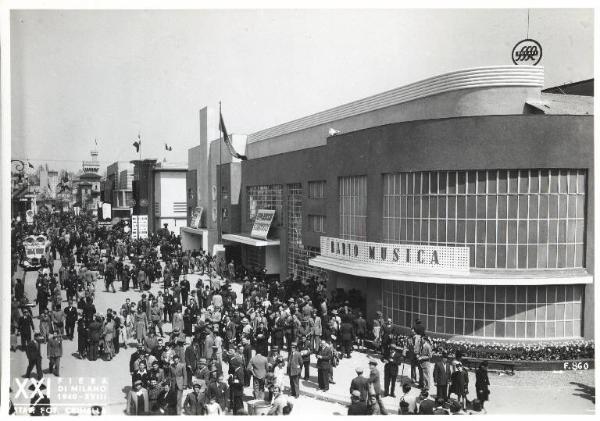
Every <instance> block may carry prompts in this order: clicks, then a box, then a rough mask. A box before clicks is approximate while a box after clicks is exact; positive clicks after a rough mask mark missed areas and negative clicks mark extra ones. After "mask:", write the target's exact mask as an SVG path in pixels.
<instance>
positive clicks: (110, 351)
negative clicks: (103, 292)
mask: <svg viewBox="0 0 600 421" xmlns="http://www.w3.org/2000/svg"><path fill="white" fill-rule="evenodd" d="M102 335H103V336H104V353H105V354H106V358H107V359H108V361H110V360H112V359H113V357H114V356H115V346H114V343H113V338H114V336H115V322H114V321H113V319H112V315H110V314H109V315H108V316H107V318H106V324H105V325H104V330H103V332H102Z"/></svg>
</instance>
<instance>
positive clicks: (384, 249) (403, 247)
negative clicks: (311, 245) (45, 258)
mask: <svg viewBox="0 0 600 421" xmlns="http://www.w3.org/2000/svg"><path fill="white" fill-rule="evenodd" d="M321 256H324V257H329V258H334V259H343V260H348V261H355V262H357V263H369V264H377V265H393V266H398V267H399V268H404V269H410V270H424V271H427V272H444V273H450V272H451V273H466V272H469V267H470V262H469V248H468V247H444V246H421V245H410V244H384V243H370V242H366V241H354V240H344V239H340V238H332V237H321Z"/></svg>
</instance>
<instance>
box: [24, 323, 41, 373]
mask: <svg viewBox="0 0 600 421" xmlns="http://www.w3.org/2000/svg"><path fill="white" fill-rule="evenodd" d="M41 340H42V337H41V336H40V335H39V334H38V333H36V334H35V335H34V338H33V340H32V341H29V343H28V344H27V346H26V347H25V354H26V355H27V360H28V362H29V363H28V365H27V371H26V372H25V377H27V378H30V377H31V370H32V369H33V367H35V371H36V374H37V378H38V380H41V379H42V377H43V376H44V374H43V372H42V351H41V349H40V342H41Z"/></svg>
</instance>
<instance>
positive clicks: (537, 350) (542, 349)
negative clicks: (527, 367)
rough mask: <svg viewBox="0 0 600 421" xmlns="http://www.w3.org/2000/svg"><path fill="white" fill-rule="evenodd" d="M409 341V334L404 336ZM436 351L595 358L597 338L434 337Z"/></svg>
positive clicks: (497, 357) (473, 355) (520, 358)
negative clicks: (510, 340)
mask: <svg viewBox="0 0 600 421" xmlns="http://www.w3.org/2000/svg"><path fill="white" fill-rule="evenodd" d="M400 339H402V342H403V343H406V339H407V337H406V336H401V337H400ZM431 342H432V346H433V349H434V352H435V353H441V352H442V351H446V352H448V354H450V355H456V354H457V353H459V354H461V355H462V356H463V357H471V358H481V359H494V360H509V361H571V360H579V359H594V341H588V340H572V341H564V342H539V343H522V342H520V343H514V344H507V343H497V342H469V341H457V340H452V339H442V338H431Z"/></svg>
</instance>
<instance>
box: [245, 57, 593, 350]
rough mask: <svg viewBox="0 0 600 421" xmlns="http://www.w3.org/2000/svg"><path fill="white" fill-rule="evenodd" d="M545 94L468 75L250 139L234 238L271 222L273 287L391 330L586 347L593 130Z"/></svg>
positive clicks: (519, 79) (492, 70)
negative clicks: (337, 301)
mask: <svg viewBox="0 0 600 421" xmlns="http://www.w3.org/2000/svg"><path fill="white" fill-rule="evenodd" d="M542 88H543V69H542V68H537V67H526V68H521V67H509V66H498V67H487V68H483V69H470V70H464V71H459V72H453V73H451V74H448V75H442V76H438V77H434V78H430V79H427V80H425V81H422V82H417V83H414V84H411V85H408V86H406V87H402V88H398V89H395V90H392V91H389V92H387V93H383V94H378V95H374V96H372V97H369V98H365V99H362V100H358V101H356V102H354V103H350V104H345V105H343V106H340V107H336V108H334V109H331V110H327V111H324V112H321V113H317V114H314V115H312V116H308V117H305V118H303V119H299V120H295V121H293V122H289V123H285V124H283V125H280V126H277V127H274V128H271V129H267V130H263V131H261V132H258V133H255V134H253V135H249V136H248V145H247V155H248V156H249V158H250V159H248V161H245V162H243V163H242V187H241V195H242V197H241V200H240V203H241V218H242V221H241V226H242V232H243V233H249V232H250V230H251V228H252V223H253V219H252V215H253V212H254V213H256V209H257V208H260V209H262V208H266V209H273V210H275V213H276V216H275V218H274V223H273V226H272V229H271V231H270V233H269V236H270V238H272V239H274V240H278V241H277V247H279V256H280V260H281V261H280V267H281V269H282V270H281V274H280V275H281V277H283V278H285V277H287V276H288V275H293V276H300V277H307V276H311V275H318V276H325V277H326V278H327V279H328V284H329V287H330V288H331V289H332V290H333V289H336V288H342V289H344V290H346V291H349V290H351V289H355V290H358V291H360V292H361V293H362V294H363V296H364V298H365V302H366V303H367V304H366V312H367V315H368V316H369V317H370V318H371V317H373V316H374V314H375V312H376V311H378V310H379V311H382V312H383V314H384V317H390V318H392V320H393V322H394V324H396V325H398V326H400V327H402V328H409V327H410V326H412V324H413V323H414V321H415V320H416V319H417V318H419V319H421V320H423V321H424V322H425V324H426V328H427V330H428V331H430V332H432V333H433V334H436V335H439V336H448V337H455V338H471V339H493V340H506V341H511V340H536V341H539V340H561V339H565V338H582V337H587V338H591V337H593V329H594V320H593V314H594V313H593V312H594V308H593V273H594V261H593V242H594V237H593V223H594V221H593V209H594V203H593V195H592V192H593V178H594V177H593V115H591V106H590V102H587V103H586V104H584V106H578V107H577V110H576V111H574V112H572V113H568V112H565V111H564V107H563V108H561V112H560V114H553V113H552V107H545V106H544V104H545V103H548V104H553V105H554V104H556V102H557V101H559V102H560V101H561V96H560V95H551V97H549V96H548V95H549V94H548V95H546V94H543V93H542V92H541V90H542ZM570 101H571V102H572V98H571V99H570ZM582 109H586V110H587V109H589V110H590V113H589V114H586V112H582V111H581V110H582ZM329 129H334V130H335V133H336V134H335V135H333V136H329V135H328V131H329ZM259 196H260V197H259ZM273 244H275V242H274V243H273ZM251 254H252V252H250V251H249V252H248V253H246V255H251Z"/></svg>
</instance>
